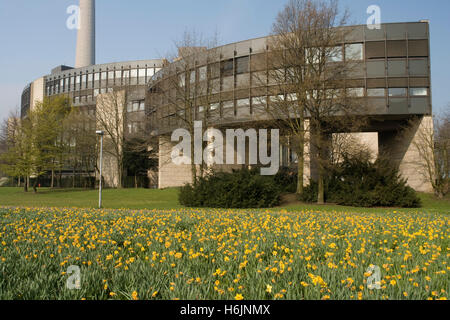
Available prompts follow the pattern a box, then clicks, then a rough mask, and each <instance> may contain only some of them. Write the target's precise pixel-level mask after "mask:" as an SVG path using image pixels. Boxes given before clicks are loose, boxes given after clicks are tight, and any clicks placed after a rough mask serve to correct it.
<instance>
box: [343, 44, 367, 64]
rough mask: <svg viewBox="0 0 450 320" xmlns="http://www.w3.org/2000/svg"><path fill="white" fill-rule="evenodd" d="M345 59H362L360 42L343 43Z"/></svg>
mask: <svg viewBox="0 0 450 320" xmlns="http://www.w3.org/2000/svg"><path fill="white" fill-rule="evenodd" d="M345 59H346V60H362V59H364V54H363V45H362V43H353V44H347V45H345Z"/></svg>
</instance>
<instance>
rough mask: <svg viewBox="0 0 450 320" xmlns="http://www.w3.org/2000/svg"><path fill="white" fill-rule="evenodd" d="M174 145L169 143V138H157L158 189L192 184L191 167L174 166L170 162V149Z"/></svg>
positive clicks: (183, 165) (184, 165)
mask: <svg viewBox="0 0 450 320" xmlns="http://www.w3.org/2000/svg"><path fill="white" fill-rule="evenodd" d="M175 145H176V143H173V142H171V141H170V137H165V136H161V137H160V138H159V154H158V157H159V171H158V188H159V189H164V188H171V187H180V186H183V185H185V184H187V183H192V171H191V165H188V164H182V165H176V164H174V163H173V162H172V158H171V153H172V148H173V147H174V146H175Z"/></svg>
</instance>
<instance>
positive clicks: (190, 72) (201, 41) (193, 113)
mask: <svg viewBox="0 0 450 320" xmlns="http://www.w3.org/2000/svg"><path fill="white" fill-rule="evenodd" d="M215 46H217V35H215V36H214V37H212V38H211V39H205V38H204V37H203V36H202V35H201V34H198V33H196V32H195V31H185V33H184V34H183V37H182V39H181V40H180V41H177V42H176V43H175V47H176V51H177V54H175V55H168V56H167V57H166V60H167V61H169V62H171V64H170V65H169V66H168V67H167V68H165V70H164V71H163V72H162V73H161V74H160V78H159V79H158V80H157V85H156V86H154V88H153V92H152V93H151V95H150V105H158V106H159V105H161V106H162V108H158V112H159V117H158V118H159V119H161V118H166V119H168V121H169V122H170V123H169V124H168V125H167V128H169V127H171V128H173V127H174V126H177V127H181V128H184V129H186V130H188V131H189V133H190V134H191V137H194V128H195V122H196V121H201V122H202V124H203V125H202V128H203V131H202V136H203V133H204V132H205V131H206V129H207V126H208V125H209V124H210V123H212V122H213V120H214V119H219V117H220V114H219V112H220V110H219V108H217V107H216V104H214V103H213V102H216V101H214V94H215V93H218V92H219V90H220V80H219V79H218V76H216V75H217V74H220V67H219V66H220V62H219V61H220V60H219V58H220V56H219V54H218V53H217V51H216V50H210V49H211V48H213V47H215ZM213 62H217V63H216V64H214V63H213ZM217 106H218V103H217ZM158 125H159V127H161V123H159V124H158ZM167 128H166V129H167ZM190 159H191V174H192V180H193V183H195V181H196V179H197V177H198V176H199V175H202V174H203V171H204V165H203V162H202V163H201V164H196V163H195V161H194V139H191V154H190ZM198 169H199V170H200V173H199V172H198Z"/></svg>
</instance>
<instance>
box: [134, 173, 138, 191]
mask: <svg viewBox="0 0 450 320" xmlns="http://www.w3.org/2000/svg"><path fill="white" fill-rule="evenodd" d="M134 188H135V189H137V188H138V183H137V176H136V174H134Z"/></svg>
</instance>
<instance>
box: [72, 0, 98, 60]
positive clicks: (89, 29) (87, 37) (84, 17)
mask: <svg viewBox="0 0 450 320" xmlns="http://www.w3.org/2000/svg"><path fill="white" fill-rule="evenodd" d="M79 19H80V21H79V26H80V29H79V30H78V38H77V52H76V60H75V68H82V67H87V66H92V65H94V64H95V0H80V17H79Z"/></svg>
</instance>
